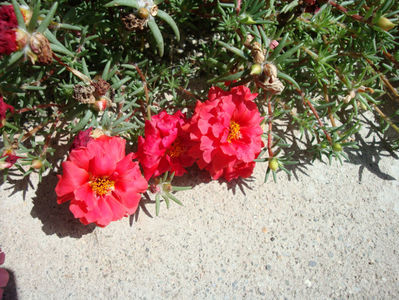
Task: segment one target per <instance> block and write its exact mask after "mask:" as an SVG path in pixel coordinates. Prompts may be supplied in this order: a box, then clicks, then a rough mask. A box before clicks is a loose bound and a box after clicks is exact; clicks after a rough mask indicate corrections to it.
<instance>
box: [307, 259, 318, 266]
mask: <svg viewBox="0 0 399 300" xmlns="http://www.w3.org/2000/svg"><path fill="white" fill-rule="evenodd" d="M316 265H317V262H315V261H314V260H311V261H309V267H315V266H316Z"/></svg>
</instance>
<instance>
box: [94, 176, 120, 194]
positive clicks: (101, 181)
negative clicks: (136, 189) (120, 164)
mask: <svg viewBox="0 0 399 300" xmlns="http://www.w3.org/2000/svg"><path fill="white" fill-rule="evenodd" d="M114 185H115V181H113V180H110V179H109V178H108V177H107V176H105V177H97V178H95V179H94V180H92V181H91V182H90V187H91V189H92V191H93V192H96V194H97V195H99V196H104V195H105V194H107V193H108V192H110V191H111V190H113V189H114Z"/></svg>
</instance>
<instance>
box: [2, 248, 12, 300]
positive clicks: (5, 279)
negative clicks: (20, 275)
mask: <svg viewBox="0 0 399 300" xmlns="http://www.w3.org/2000/svg"><path fill="white" fill-rule="evenodd" d="M5 258H6V255H5V254H4V252H3V251H2V250H1V249H0V265H2V264H4V260H5ZM9 278H10V275H9V274H8V272H7V270H6V269H3V268H0V299H3V292H4V288H5V287H6V286H7V283H8V280H9Z"/></svg>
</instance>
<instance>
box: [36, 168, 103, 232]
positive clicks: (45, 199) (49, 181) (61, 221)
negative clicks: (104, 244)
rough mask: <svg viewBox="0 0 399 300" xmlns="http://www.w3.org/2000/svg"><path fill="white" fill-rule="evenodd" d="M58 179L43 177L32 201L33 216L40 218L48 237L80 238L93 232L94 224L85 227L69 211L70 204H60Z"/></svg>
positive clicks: (52, 174)
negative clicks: (57, 188)
mask: <svg viewBox="0 0 399 300" xmlns="http://www.w3.org/2000/svg"><path fill="white" fill-rule="evenodd" d="M57 182H58V178H57V176H56V174H55V173H53V172H51V173H50V174H49V175H47V176H45V177H43V179H42V182H41V183H40V184H39V185H38V187H37V190H36V196H35V197H34V198H33V199H32V201H33V208H32V211H31V215H32V217H34V218H38V219H39V220H40V221H41V222H42V224H43V226H42V230H43V231H44V232H45V233H46V234H47V235H52V234H56V235H57V236H59V237H61V238H62V237H67V236H69V237H73V238H80V237H82V236H83V235H85V234H88V233H90V232H92V231H93V230H94V229H95V228H96V226H95V225H94V224H90V225H83V224H82V223H80V221H79V220H78V219H75V217H74V216H73V214H72V213H71V212H70V211H69V203H64V204H61V205H60V204H58V203H57V196H56V194H55V186H56V185H57Z"/></svg>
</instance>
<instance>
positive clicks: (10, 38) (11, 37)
mask: <svg viewBox="0 0 399 300" xmlns="http://www.w3.org/2000/svg"><path fill="white" fill-rule="evenodd" d="M16 38H17V34H16V31H15V29H14V28H11V27H9V26H8V25H7V23H5V22H1V21H0V55H2V54H6V55H10V54H11V53H13V52H15V51H17V50H18V45H17V42H16Z"/></svg>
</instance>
